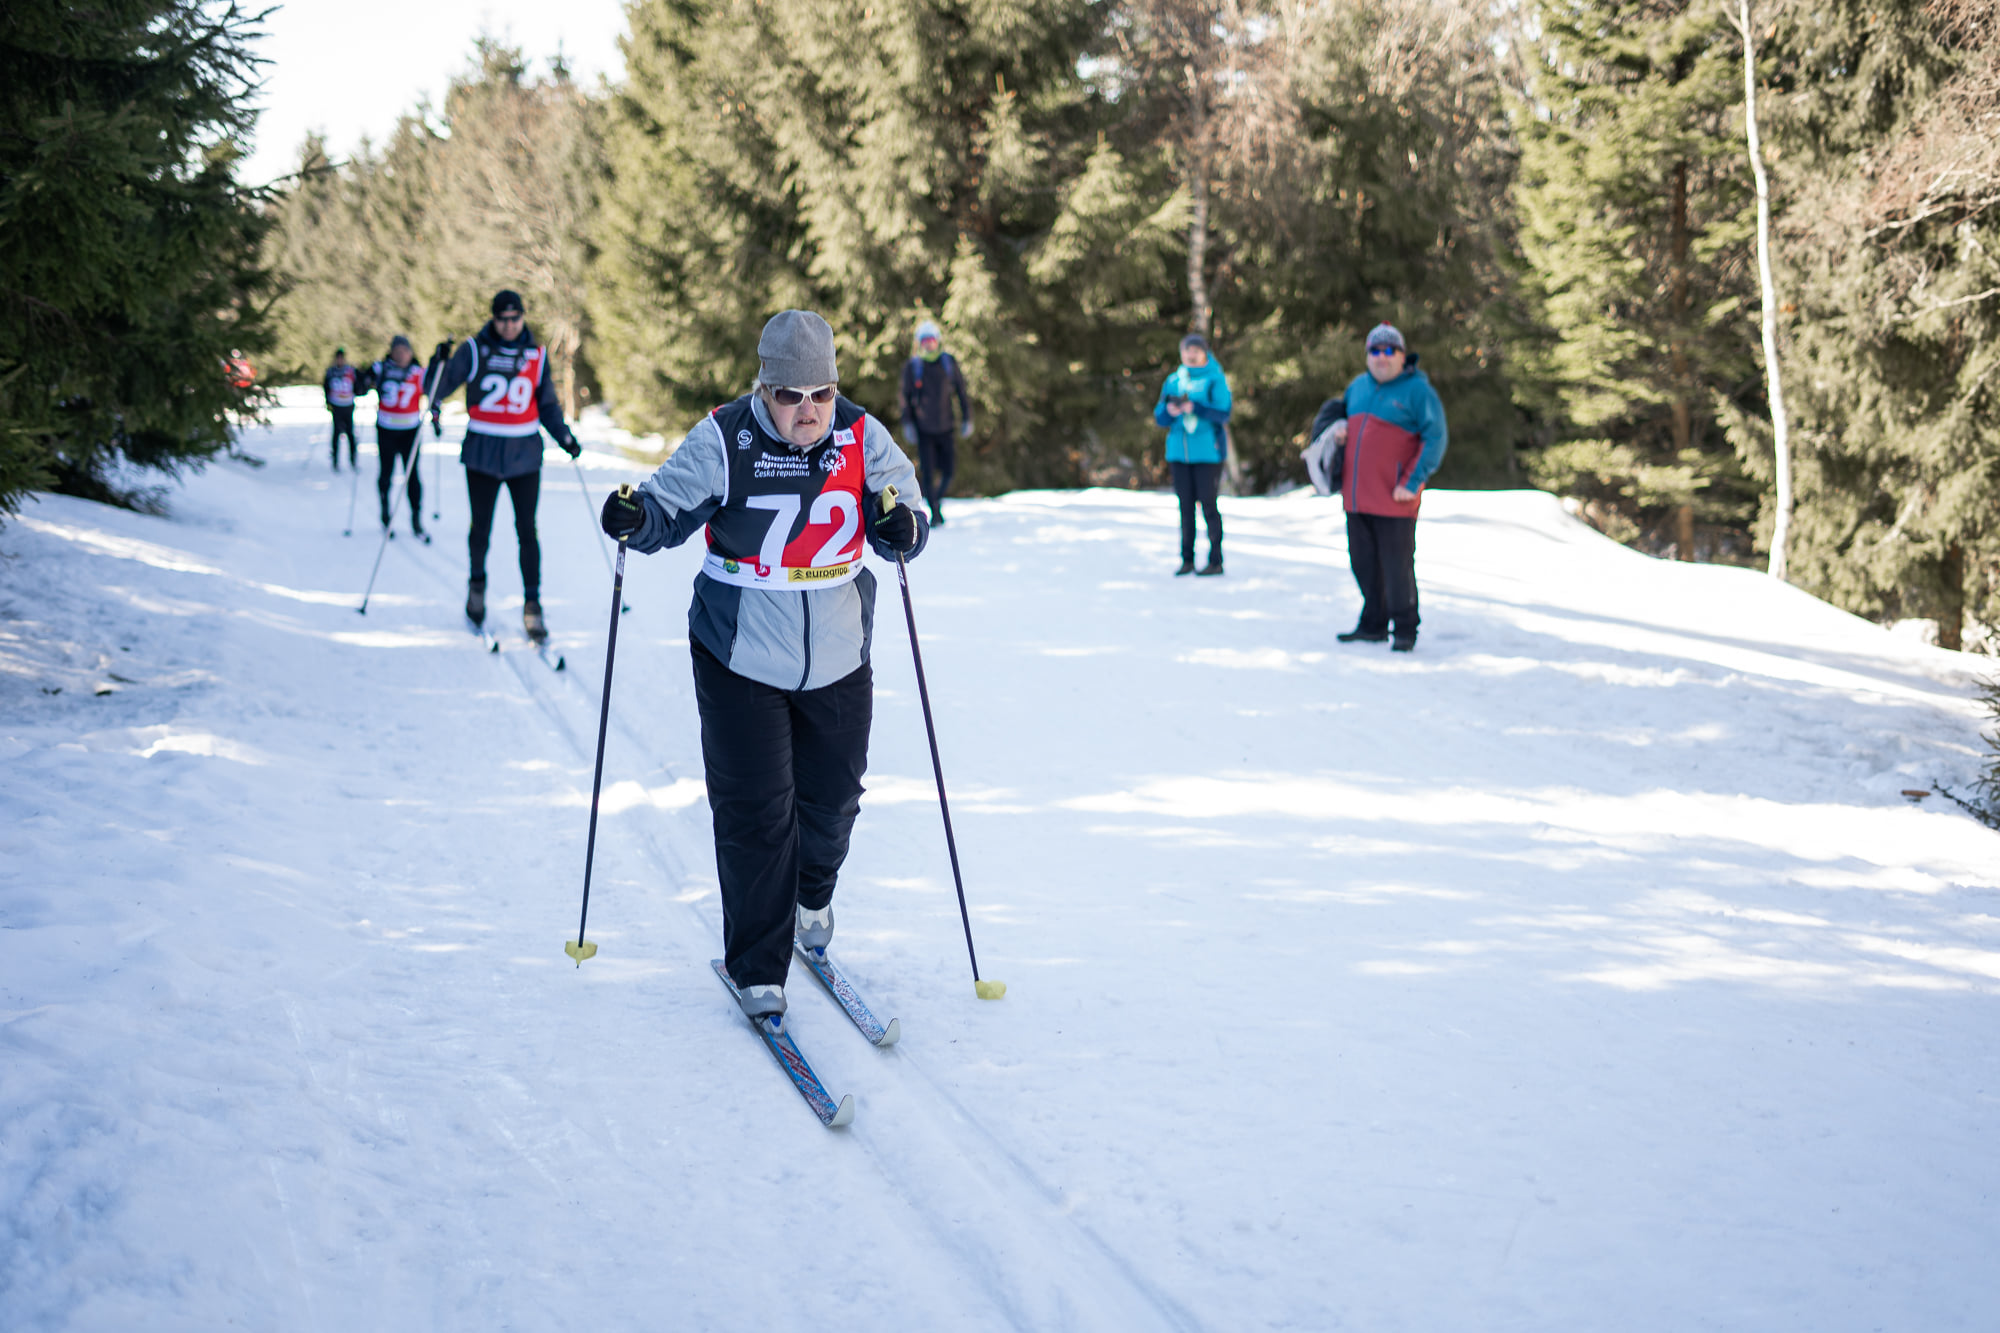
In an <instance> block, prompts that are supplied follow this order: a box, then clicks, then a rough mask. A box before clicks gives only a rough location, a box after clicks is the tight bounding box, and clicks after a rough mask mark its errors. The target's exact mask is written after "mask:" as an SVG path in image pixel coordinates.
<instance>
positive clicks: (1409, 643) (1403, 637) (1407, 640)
mask: <svg viewBox="0 0 2000 1333" xmlns="http://www.w3.org/2000/svg"><path fill="white" fill-rule="evenodd" d="M1416 648H1417V636H1416V635H1414V634H1398V635H1397V636H1396V641H1395V642H1394V643H1392V644H1390V645H1389V651H1390V652H1392V653H1411V652H1415V651H1416Z"/></svg>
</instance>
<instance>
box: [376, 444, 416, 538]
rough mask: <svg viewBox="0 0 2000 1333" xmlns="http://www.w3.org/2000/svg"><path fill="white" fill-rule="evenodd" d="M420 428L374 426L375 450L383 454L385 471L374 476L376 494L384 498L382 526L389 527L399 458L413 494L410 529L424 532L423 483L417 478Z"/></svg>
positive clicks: (410, 493) (409, 489)
mask: <svg viewBox="0 0 2000 1333" xmlns="http://www.w3.org/2000/svg"><path fill="white" fill-rule="evenodd" d="M416 447H417V428H416V427H415V426H408V427H400V428H399V427H396V426H377V427H376V428H375V452H376V453H377V454H378V455H380V456H381V459H382V471H381V474H380V475H379V476H377V477H376V478H375V493H376V494H377V495H379V496H381V498H382V526H383V527H385V528H386V527H388V526H389V488H390V487H392V486H394V485H395V484H396V460H397V459H399V458H400V459H402V460H403V475H404V476H405V477H407V478H409V485H408V486H407V487H406V488H405V489H406V490H407V491H408V492H409V496H410V531H411V532H422V531H423V530H424V525H423V508H424V486H423V483H422V482H420V481H418V480H417V461H416V458H415V452H416Z"/></svg>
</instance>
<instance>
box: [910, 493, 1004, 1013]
mask: <svg viewBox="0 0 2000 1333" xmlns="http://www.w3.org/2000/svg"><path fill="white" fill-rule="evenodd" d="M895 505H896V488H895V487H894V486H885V487H883V488H882V512H883V513H885V514H886V513H888V512H890V511H891V510H892V509H894V508H895ZM910 518H911V522H912V524H914V523H915V521H916V515H915V514H914V513H912V514H911V516H910ZM896 582H897V583H898V584H900V585H901V586H902V589H903V619H904V620H905V621H907V622H908V624H909V626H910V659H911V660H912V661H914V662H915V663H916V664H917V698H919V699H920V700H922V701H923V705H924V733H925V734H926V735H927V736H929V737H930V742H931V771H932V772H933V773H935V774H936V775H937V789H938V811H939V813H940V814H942V815H943V816H944V846H945V850H946V851H947V852H949V853H950V854H951V882H952V886H953V887H954V888H956V889H957V890H958V919H959V920H960V921H961V922H962V923H964V925H965V956H966V957H967V958H970V959H971V960H972V990H973V993H974V994H976V995H977V996H978V997H979V998H980V999H982V1000H997V999H999V998H1000V997H1001V996H1003V995H1005V994H1006V993H1007V983H1006V982H1004V981H981V980H980V979H979V955H978V953H977V952H975V951H974V949H973V947H972V913H971V912H969V911H967V910H966V907H965V877H964V876H963V875H961V874H959V873H958V839H957V838H955V837H953V836H952V832H951V802H950V801H948V800H947V799H945V794H944V760H942V759H940V758H939V757H938V743H937V724H936V723H935V722H933V721H932V720H931V690H930V686H929V685H927V684H926V683H925V682H924V654H923V650H922V649H921V648H919V647H917V612H916V608H915V607H914V606H913V605H912V604H911V602H910V567H909V564H908V563H907V562H906V561H905V560H904V559H903V553H902V552H901V551H900V550H899V551H897V552H896Z"/></svg>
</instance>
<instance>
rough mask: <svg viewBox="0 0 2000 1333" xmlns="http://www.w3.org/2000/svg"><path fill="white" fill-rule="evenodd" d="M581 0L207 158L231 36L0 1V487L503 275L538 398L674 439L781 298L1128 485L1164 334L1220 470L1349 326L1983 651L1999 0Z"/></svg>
mask: <svg viewBox="0 0 2000 1333" xmlns="http://www.w3.org/2000/svg"><path fill="white" fill-rule="evenodd" d="M627 9H628V16H629V30H628V33H627V36H626V39H625V47H624V49H625V69H624V74H623V77H622V79H621V80H620V81H618V82H617V83H615V84H613V85H608V86H596V87H585V86H581V85H580V84H579V83H578V82H576V81H575V80H573V78H572V77H571V75H570V73H569V71H568V70H567V69H566V68H565V67H564V66H563V64H562V63H561V61H560V60H547V59H543V58H540V57H539V56H537V55H536V54H535V53H527V52H522V51H518V50H514V49H511V48H509V47H508V46H506V45H505V44H503V43H500V42H496V41H493V40H481V41H480V42H478V43H477V44H476V45H475V46H474V48H473V49H471V50H470V51H469V52H468V53H467V60H466V63H465V66H464V68H463V71H462V73H461V74H460V76H459V77H458V78H457V80H456V81H455V82H454V83H453V84H452V86H451V89H450V91H449V93H448V94H447V95H446V97H445V99H444V101H443V104H442V105H429V104H422V103H413V104H412V105H411V106H410V107H409V108H408V111H407V113H406V114H405V115H404V116H403V117H402V119H401V121H400V122H399V124H398V125H397V127H396V129H395V130H394V132H393V133H392V134H391V135H389V136H388V138H387V139H386V141H384V142H381V143H371V144H364V145H361V146H360V147H359V148H358V149H356V150H355V151H352V152H344V153H336V152H335V151H334V150H333V149H332V147H331V146H330V145H328V144H326V143H324V142H321V141H319V140H317V139H308V140H307V141H306V142H305V143H303V144H302V145H300V146H299V154H298V160H297V164H296V167H297V169H296V172H295V174H293V175H291V176H288V177H287V178H286V179H284V180H282V181H280V182H278V183H276V184H275V185H273V186H270V187H268V188H257V189H252V188H250V187H248V186H246V185H245V184H244V183H242V182H239V181H238V180H237V179H236V178H235V172H234V163H235V161H236V157H237V149H236V148H235V147H234V144H235V143H236V142H237V141H238V140H240V138H241V136H242V135H243V133H244V132H245V131H246V129H247V114H248V113H247V112H245V111H244V110H243V107H244V105H245V102H244V97H245V95H246V93H247V91H248V90H249V88H250V87H251V86H252V85H253V84H254V81H255V79H256V77H257V74H256V69H255V61H254V58H253V57H252V56H251V55H250V53H249V51H248V49H247V47H246V45H245V42H246V40H247V34H248V32H249V31H250V30H251V28H252V27H253V26H254V24H253V20H251V19H249V18H246V17H245V16H244V15H243V14H242V13H241V12H240V11H238V10H236V9H234V8H230V7H222V8H218V7H217V6H214V5H204V4H198V3H194V2H193V0H182V2H179V3H176V2H174V0H123V2H121V3H107V4H102V5H98V6H94V7H93V8H92V11H91V12H92V14H94V15H98V16H99V17H96V18H92V19H91V20H89V21H88V22H85V21H82V20H80V19H79V18H78V13H79V11H78V10H77V8H76V7H73V6H67V5H60V4H54V3H45V2H44V0H22V3H20V4H17V5H14V6H12V7H10V13H9V20H8V24H7V27H6V29H5V31H4V33H0V68H4V70H5V72H6V74H7V75H8V76H9V77H8V78H7V79H6V82H5V86H6V89H7V91H6V93H5V94H4V96H5V98H6V104H7V112H6V114H7V123H6V127H5V129H6V133H5V139H4V143H0V325H4V329H5V334H4V341H0V507H5V506H12V505H15V504H17V503H18V501H19V499H20V498H21V496H22V495H23V494H24V493H25V492H26V491H28V490H31V489H35V488H39V487H56V488H60V489H67V490H73V491H79V492H83V493H92V494H100V495H107V496H115V495H124V496H126V497H128V498H130V497H132V496H133V495H135V494H137V492H135V491H134V490H133V489H131V487H130V478H131V477H133V476H135V475H143V473H144V470H145V469H148V468H153V469H164V470H167V471H172V470H173V469H175V468H177V467H180V466H183V465H188V464H194V465H198V464H199V463H200V461H201V460H202V459H204V458H207V457H211V456H213V455H214V454H215V453H216V452H217V451H218V450H221V449H224V448H227V447H228V431H227V424H228V421H229V419H230V416H231V414H233V413H243V412H249V411H254V410H255V408H256V406H257V402H258V401H259V399H258V395H259V393H260V392H261V391H260V390H259V389H258V388H256V387H255V386H248V385H245V384H242V383H240V382H239V381H240V379H241V377H240V376H239V375H238V374H237V373H236V370H235V369H234V367H237V366H239V365H240V364H241V362H242V361H243V360H245V359H247V360H248V361H249V362H250V363H252V364H254V365H255V366H256V368H257V373H258V383H259V384H272V383H285V382H295V381H304V382H311V381H314V380H316V379H317V378H318V374H319V370H320V368H321V367H322V366H323V365H324V364H325V362H326V360H327V358H328V356H329V354H330V353H331V351H332V349H333V347H334V346H336V345H342V344H344V345H347V346H348V347H349V348H350V350H351V352H352V353H354V354H355V355H356V357H357V359H360V360H367V359H371V358H373V357H374V356H377V355H380V354H381V353H380V349H381V348H383V347H384V346H386V344H387V340H388V338H389V337H390V336H391V335H392V334H395V333H398V332H402V333H407V334H409V335H410V336H411V337H412V338H414V339H416V340H417V342H418V344H419V346H420V347H427V346H428V345H429V343H430V342H431V341H433V340H435V339H439V338H443V337H446V336H454V337H464V336H466V335H468V334H470V333H472V332H473V331H475V330H476V329H477V328H478V327H479V325H480V324H481V323H482V322H483V320H484V317H485V308H486V301H487V299H488V297H489V296H490V295H491V293H492V292H493V291H494V290H495V289H496V288H499V287H502V286H509V287H513V288H516V289H518V290H520V291H521V292H523V293H524V295H525V297H526V300H527V305H528V309H529V316H530V320H531V322H532V324H533V326H534V327H535V328H536V330H537V332H538V333H539V335H540V336H541V337H542V338H543V339H544V340H545V341H546V342H547V343H548V344H549V345H550V347H551V349H552V351H553V352H554V354H555V356H554V364H555V365H556V366H557V367H558V371H559V374H560V376H561V380H560V388H561V390H562V393H563V396H564V398H565V400H566V402H567V404H568V405H569V407H570V408H571V409H572V410H577V409H580V408H583V407H585V406H588V405H590V404H593V403H599V402H601V403H602V404H603V405H605V406H606V407H608V409H609V410H610V411H611V413H612V414H613V415H614V417H615V418H616V419H617V420H618V422H619V423H620V424H621V425H624V426H626V427H628V428H629V429H631V430H633V431H635V432H640V433H650V432H658V433H661V434H663V435H665V436H666V437H667V438H668V439H669V440H672V439H676V438H678V436H679V434H680V433H681V432H682V431H683V430H685V429H686V427H687V426H688V425H689V424H691V423H692V422H693V421H694V420H695V419H696V417H697V416H698V415H699V414H700V413H702V412H705V411H706V410H707V409H708V408H710V407H712V406H714V405H715V404H717V403H719V402H722V401H725V400H727V399H729V398H732V397H734V396H736V395H737V394H739V393H741V392H743V391H744V389H745V388H746V387H747V386H748V383H749V380H750V378H751V376H752V374H753V372H754V370H755V365H756V361H755V352H754V349H755V343H756V336H757V331H758V329H759V327H760V326H761V324H762V323H763V321H764V320H765V318H767V317H768V316H769V315H770V314H771V313H772V312H774V311H775V310H778V309H780V308H784V307H787V306H809V307H812V308H815V309H817V310H819V311H821V312H822V313H824V314H825V315H826V316H827V317H828V319H829V320H830V321H831V322H832V323H833V325H834V327H835V329H836V331H837V334H838V337H839V339H840V345H841V356H842V373H843V388H844V391H845V392H846V393H847V394H848V395H849V396H851V397H853V398H855V399H856V400H858V401H860V402H862V403H863V404H865V405H867V406H869V407H870V408H871V409H872V410H874V411H875V412H876V413H877V414H878V415H881V416H884V417H885V418H893V417H894V415H895V412H896V398H897V392H896V386H897V381H898V376H899V374H900V371H901V367H902V364H903V362H904V360H905V358H906V357H908V356H909V354H910V352H911V350H912V349H911V332H912V329H913V328H914V326H915V324H916V323H917V321H918V320H920V319H923V318H926V317H929V318H934V319H936V320H938V321H939V322H940V324H941V325H942V326H943V328H944V330H945V341H946V345H947V347H948V349H949V350H951V351H952V352H953V353H954V354H955V355H956V356H957V357H958V359H959V361H960V363H961V365H962V366H963V367H964V370H965V373H966V376H967V379H968V381H969V383H970V386H971V391H972V394H973V397H974V400H975V409H976V414H977V420H978V424H979V429H978V431H977V433H976V435H975V436H974V438H973V439H972V440H971V441H969V442H968V444H967V446H966V447H965V448H964V449H962V450H961V463H960V482H959V489H961V490H962V491H970V492H986V493H992V492H998V491H1003V490H1006V489H1009V488H1016V487H1073V486H1089V485H1106V486H1153V485H1158V484H1160V483H1161V481H1162V479H1163V475H1164V465H1163V462H1162V457H1161V450H1160V439H1159V436H1160V432H1159V431H1158V429H1157V428H1156V427H1155V426H1154V425H1153V422H1152V416H1151V407H1152V403H1153V398H1154V395H1155V393H1156V391H1157V389H1158V386H1159V382H1160V379H1161V377H1162V376H1163V375H1165V374H1166V373H1167V372H1168V370H1169V369H1170V368H1171V367H1172V366H1173V365H1174V364H1176V349H1177V344H1178V340H1179V338H1180V337H1181V335H1182V334H1183V333H1185V332H1187V331H1190V330H1199V331H1202V332H1204V333H1205V334H1207V336H1208V337H1209V339H1210V341H1211V343H1212V345H1213V347H1214V349H1215V353H1216V357H1217V359H1218V360H1219V362H1220V363H1221V364H1222V365H1223V367H1224V368H1225V369H1226V371H1227V373H1228V376H1229V379H1230V382H1231V384H1232V386H1233V388H1234V392H1235V395H1236V411H1235V416H1234V418H1233V420H1232V422H1231V440H1232V453H1231V458H1230V478H1229V480H1230V484H1231V486H1232V487H1233V488H1234V489H1236V490H1237V491H1239V492H1243V493H1248V492H1259V491H1267V490H1270V489H1272V488H1275V487H1278V486H1282V485H1285V484H1289V483H1295V482H1297V481H1300V480H1302V479H1303V476H1304V473H1303V469H1302V467H1301V465H1300V463H1299V461H1298V453H1299V450H1300V449H1301V448H1302V447H1303V445H1304V444H1305V443H1306V439H1305V434H1306V431H1307V429H1308V426H1309V423H1310V421H1311V419H1312V416H1313V413H1314V411H1315V409H1316V408H1317V407H1318V405H1319V404H1320V402H1321V401H1322V400H1323V399H1325V398H1327V397H1329V396H1331V395H1333V394H1336V393H1338V392H1339V391H1340V389H1341V388H1342V387H1343V386H1344V385H1345V384H1346V383H1347V382H1348V381H1349V380H1350V379H1352V378H1353V377H1354V376H1355V375H1356V374H1358V373H1360V371H1361V362H1362V357H1361V350H1362V347H1361V343H1362V337H1363V334H1364V332H1365V330H1366V329H1368V328H1369V327H1371V326H1372V325H1374V324H1375V323H1377V322H1378V321H1382V320H1388V321H1390V322H1392V323H1394V324H1396V325H1398V326H1399V327H1400V328H1401V329H1402V330H1403V332H1404V334H1405V335H1406V337H1407V339H1408V342H1409V345H1410V347H1411V348H1412V350H1414V351H1415V352H1417V353H1418V354H1419V356H1420V358H1421V364H1422V368H1423V369H1424V371H1425V372H1426V373H1427V374H1428V375H1429V376H1430V378H1431V380H1432V382H1433V383H1434V384H1435V385H1436V387H1437V389H1438V391H1439V393H1440V395H1441V396H1442V398H1443V401H1444V403H1445V406H1446V409H1447V411H1448V413H1449V415H1450V424H1451V433H1452V444H1451V452H1450V456H1449V458H1448V459H1447V461H1446V463H1445V465H1444V468H1443V470H1442V472H1441V473H1440V475H1439V478H1438V484H1440V485H1445V486H1452V487H1507V486H1539V487H1543V488H1546V489H1548V490H1551V491H1554V492H1556V493H1558V494H1560V495H1562V496H1564V497H1565V498H1566V502H1567V503H1568V504H1569V505H1570V506H1571V507H1572V508H1573V510H1574V511H1575V512H1577V513H1578V514H1579V515H1580V516H1582V517H1583V518H1585V519H1586V520H1587V521H1589V522H1590V523H1592V524H1593V525H1595V526H1597V527H1598V528H1600V529H1602V530H1603V531H1605V532H1607V533H1609V534H1610V535H1612V536H1614V537H1616V538H1617V539H1619V540H1620V541H1624V542H1627V543H1630V544H1632V545H1635V546H1637V547H1639V548H1640V549H1643V550H1646V551H1648V552H1651V553H1654V554H1656V555H1660V556H1664V557H1670V558H1678V559H1684V560H1704V561H1716V562H1727V563H1736V564H1747V565H1755V566H1757V567H1760V568H1761V567H1773V568H1774V572H1781V573H1782V574H1783V576H1784V577H1786V578H1788V579H1789V580H1790V581H1792V582H1793V583H1795V584H1797V585H1798V586H1800V587H1802V588H1805V589H1807V590H1808V591H1810V592H1813V593H1815V594H1817V595H1819V596H1823V597H1826V598H1828V599H1829V600H1831V601H1833V602H1835V603H1836V604H1838V605H1840V606H1843V607H1846V608H1848V609H1850V610H1852V611H1855V612H1856V613H1858V614H1861V615H1865V616H1869V617H1872V618H1875V619H1878V620H1883V621H1895V620H1903V619H1925V620H1930V621H1933V622H1935V624H1936V627H1937V628H1936V635H1937V639H1938V641H1939V642H1940V643H1942V644H1944V645H1945V646H1948V647H1959V646H1964V647H1972V648H1981V649H1984V650H1986V651H1994V650H2000V642H1996V641H1995V640H1994V639H1993V638H1992V637H1991V635H1992V631H1991V630H1990V629H1989V628H1988V627H1992V626H2000V522H1996V518H2000V421H1996V416H1995V411H1994V405H1995V395H1996V394H2000V0H1870V2H1869V3H1865V4H1864V3H1861V2H1860V0H1822V2H1821V3H1815V4H1812V5H1807V4H1804V3H1800V0H1755V2H1754V3H1753V2H1752V0H1726V3H1724V2H1718V0H1691V2H1688V3H1682V2H1680V0H1520V3H1518V4H1513V5H1502V6H1492V5H1489V4H1486V3H1478V2H1476V0H1338V2H1337V3H1336V2H1333V0H1009V3H1004V4H1000V3H988V2H986V0H815V2H814V3H805V0H632V3H630V4H629V5H628V7H627ZM160 31H171V32H174V33H175V34H177V35H179V39H178V40H176V41H174V42H165V43H162V42H154V41H149V40H147V39H146V35H147V34H148V33H154V32H160ZM1753 131H1754V134H1753ZM1753 141H1754V143H1755V144H1756V148H1755V151H1753V147H1752V145H1753ZM1760 181H1762V182H1763V198H1764V205H1765V211H1764V214H1763V221H1762V223H1761V224H1760V205H1759V190H1760V184H1759V183H1760ZM1760 237H1761V239H1760ZM1773 351H1775V353H1776V355H1775V357H1773V356H1772V355H1771V353H1772V352H1773ZM135 469H136V471H135ZM121 478H122V479H124V481H123V483H122V484H124V485H125V487H126V489H124V490H120V489H119V486H120V484H121V482H120V479H121ZM1774 545H1775V546H1776V547H1777V549H1775V550H1774Z"/></svg>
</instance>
